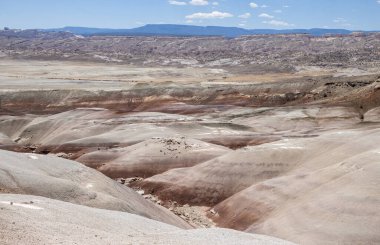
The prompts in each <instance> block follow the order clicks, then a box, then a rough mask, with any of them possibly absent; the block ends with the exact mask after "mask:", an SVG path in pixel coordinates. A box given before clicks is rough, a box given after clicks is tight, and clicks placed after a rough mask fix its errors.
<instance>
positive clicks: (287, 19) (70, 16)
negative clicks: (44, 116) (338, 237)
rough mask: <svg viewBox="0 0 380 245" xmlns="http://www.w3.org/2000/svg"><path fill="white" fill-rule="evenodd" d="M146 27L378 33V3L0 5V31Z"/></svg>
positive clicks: (248, 0) (265, 0)
mask: <svg viewBox="0 0 380 245" xmlns="http://www.w3.org/2000/svg"><path fill="white" fill-rule="evenodd" d="M145 24H187V25H200V26H208V25H213V26H235V27H242V28H247V29H259V28H270V29H294V28H343V29H350V30H380V0H209V1H207V0H0V27H5V26H6V27H10V28H18V29H32V28H58V27H64V26H82V27H102V28H132V27H138V26H142V25H145Z"/></svg>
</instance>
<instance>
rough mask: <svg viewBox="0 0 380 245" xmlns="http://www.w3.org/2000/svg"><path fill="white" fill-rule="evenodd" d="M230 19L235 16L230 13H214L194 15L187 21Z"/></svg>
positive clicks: (189, 16)
mask: <svg viewBox="0 0 380 245" xmlns="http://www.w3.org/2000/svg"><path fill="white" fill-rule="evenodd" d="M229 17H233V15H232V14H230V13H222V12H219V11H213V12H211V13H194V14H191V15H188V16H186V19H224V18H229Z"/></svg>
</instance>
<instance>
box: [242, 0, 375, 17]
mask: <svg viewBox="0 0 380 245" xmlns="http://www.w3.org/2000/svg"><path fill="white" fill-rule="evenodd" d="M379 1H380V0H379ZM238 17H239V18H242V19H248V18H250V17H251V14H250V13H245V14H241V15H239V16H238Z"/></svg>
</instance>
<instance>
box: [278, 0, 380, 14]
mask: <svg viewBox="0 0 380 245" xmlns="http://www.w3.org/2000/svg"><path fill="white" fill-rule="evenodd" d="M379 1H380V0H379ZM273 12H275V13H278V14H281V13H282V10H281V9H276V10H275V11H273Z"/></svg>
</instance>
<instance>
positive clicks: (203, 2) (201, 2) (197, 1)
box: [189, 0, 208, 6]
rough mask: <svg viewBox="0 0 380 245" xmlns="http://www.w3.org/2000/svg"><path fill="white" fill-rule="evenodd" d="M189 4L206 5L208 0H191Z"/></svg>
mask: <svg viewBox="0 0 380 245" xmlns="http://www.w3.org/2000/svg"><path fill="white" fill-rule="evenodd" d="M189 4H191V5H196V6H204V5H208V1H207V0H191V1H190V2H189Z"/></svg>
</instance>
